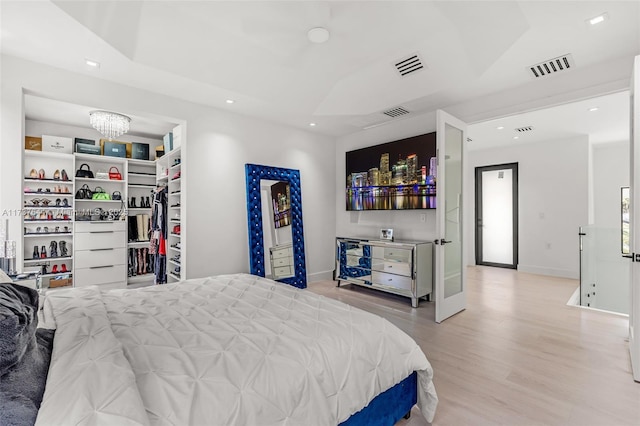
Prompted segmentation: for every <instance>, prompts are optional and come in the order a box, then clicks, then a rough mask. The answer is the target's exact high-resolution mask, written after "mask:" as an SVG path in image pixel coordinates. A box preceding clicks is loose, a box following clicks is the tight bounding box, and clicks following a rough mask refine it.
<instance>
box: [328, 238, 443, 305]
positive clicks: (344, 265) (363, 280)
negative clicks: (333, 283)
mask: <svg viewBox="0 0 640 426" xmlns="http://www.w3.org/2000/svg"><path fill="white" fill-rule="evenodd" d="M432 264H433V244H432V243H431V242H423V241H396V242H391V241H376V240H367V239H362V238H336V279H337V280H338V286H340V283H341V282H342V281H345V282H348V283H350V284H356V285H360V286H364V287H370V288H374V289H376V290H381V291H386V292H388V293H394V294H399V295H402V296H406V297H409V298H411V305H412V306H413V307H414V308H416V307H418V300H419V299H420V298H421V297H424V296H428V295H430V294H431V292H432V289H433V269H432Z"/></svg>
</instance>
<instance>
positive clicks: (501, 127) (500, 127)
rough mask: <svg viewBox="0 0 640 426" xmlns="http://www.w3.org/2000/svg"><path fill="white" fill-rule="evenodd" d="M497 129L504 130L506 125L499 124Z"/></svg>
mask: <svg viewBox="0 0 640 426" xmlns="http://www.w3.org/2000/svg"><path fill="white" fill-rule="evenodd" d="M496 129H498V130H502V129H504V126H498V127H496Z"/></svg>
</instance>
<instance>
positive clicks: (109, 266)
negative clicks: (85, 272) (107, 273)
mask: <svg viewBox="0 0 640 426" xmlns="http://www.w3.org/2000/svg"><path fill="white" fill-rule="evenodd" d="M102 268H113V265H104V266H90V267H89V269H102Z"/></svg>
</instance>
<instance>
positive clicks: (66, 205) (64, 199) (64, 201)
mask: <svg viewBox="0 0 640 426" xmlns="http://www.w3.org/2000/svg"><path fill="white" fill-rule="evenodd" d="M62 207H69V201H68V200H67V199H66V198H63V199H62Z"/></svg>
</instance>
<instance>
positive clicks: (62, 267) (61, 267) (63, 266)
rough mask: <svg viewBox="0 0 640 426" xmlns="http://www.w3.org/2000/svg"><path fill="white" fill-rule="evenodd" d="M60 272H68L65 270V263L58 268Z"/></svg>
mask: <svg viewBox="0 0 640 426" xmlns="http://www.w3.org/2000/svg"><path fill="white" fill-rule="evenodd" d="M60 272H69V270H68V269H67V265H66V264H65V263H63V264H62V265H61V266H60Z"/></svg>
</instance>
